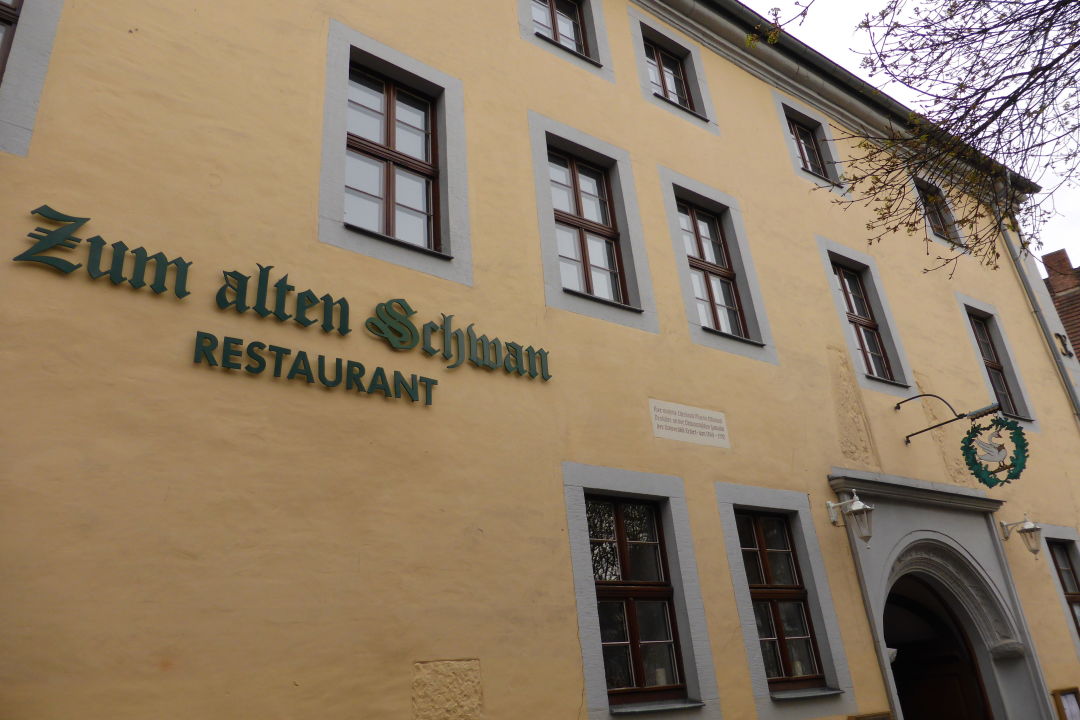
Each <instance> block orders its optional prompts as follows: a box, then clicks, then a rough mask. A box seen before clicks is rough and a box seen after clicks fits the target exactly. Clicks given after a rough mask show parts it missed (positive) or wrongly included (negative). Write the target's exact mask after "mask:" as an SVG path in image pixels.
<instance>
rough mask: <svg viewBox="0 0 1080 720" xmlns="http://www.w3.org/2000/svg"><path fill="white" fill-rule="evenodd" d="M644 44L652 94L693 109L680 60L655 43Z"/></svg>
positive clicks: (646, 42)
mask: <svg viewBox="0 0 1080 720" xmlns="http://www.w3.org/2000/svg"><path fill="white" fill-rule="evenodd" d="M644 43H645V61H646V62H647V63H648V66H649V83H650V84H651V86H652V91H653V93H654V94H656V95H659V96H660V97H662V98H664V99H665V100H670V101H671V102H673V103H676V104H677V105H681V106H683V107H684V108H686V109H688V110H693V109H694V101H693V99H692V98H691V96H690V86H689V84H688V83H687V79H686V72H685V70H684V69H683V61H682V58H679V57H676V56H675V55H673V54H672V53H670V52H668V51H667V50H664V49H662V48H661V47H660V46H659V45H657V44H656V43H653V42H650V41H648V40H645V41H644Z"/></svg>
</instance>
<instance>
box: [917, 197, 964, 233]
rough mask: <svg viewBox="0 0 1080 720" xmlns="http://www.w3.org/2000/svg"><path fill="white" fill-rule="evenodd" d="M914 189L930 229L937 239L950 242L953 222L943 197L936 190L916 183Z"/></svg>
mask: <svg viewBox="0 0 1080 720" xmlns="http://www.w3.org/2000/svg"><path fill="white" fill-rule="evenodd" d="M915 187H916V188H918V190H919V199H920V200H921V201H922V205H923V208H924V210H925V212H926V219H927V221H929V223H930V229H931V230H933V231H934V234H935V235H937V236H938V237H943V238H945V239H946V240H951V239H952V238H953V237H954V235H955V233H954V232H953V221H952V218H951V217H950V214H949V206H948V204H947V203H946V202H945V196H944V195H942V194H941V191H940V190H938V189H937V188H935V187H930V186H928V185H923V184H922V183H917V184H916V186H915Z"/></svg>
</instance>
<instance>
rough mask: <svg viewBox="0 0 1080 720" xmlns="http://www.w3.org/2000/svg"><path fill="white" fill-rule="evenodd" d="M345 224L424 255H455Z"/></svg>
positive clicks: (446, 258)
mask: <svg viewBox="0 0 1080 720" xmlns="http://www.w3.org/2000/svg"><path fill="white" fill-rule="evenodd" d="M343 224H344V225H345V227H347V228H348V229H349V230H352V231H353V232H358V233H360V234H361V235H367V236H368V237H370V238H374V239H376V240H381V241H383V242H387V243H390V244H391V245H397V246H398V247H403V248H408V249H409V250H415V251H416V252H418V253H422V254H424V255H430V256H432V257H437V258H439V259H440V260H453V259H454V256H453V255H447V254H446V253H444V252H440V251H438V250H432V249H431V248H426V247H421V246H420V245H413V244H412V243H408V242H405V241H404V240H398V239H397V238H395V237H390V236H389V235H383V234H382V233H378V232H375V231H374V230H368V229H367V228H362V227H358V226H356V225H350V224H349V223H343Z"/></svg>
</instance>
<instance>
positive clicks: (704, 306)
mask: <svg viewBox="0 0 1080 720" xmlns="http://www.w3.org/2000/svg"><path fill="white" fill-rule="evenodd" d="M697 315H698V323H700V324H701V326H702V327H709V328H713V330H715V329H716V328H715V327H713V325H715V323H714V322H713V316H712V311H711V310H709V303H707V302H705V301H704V300H698V301H697Z"/></svg>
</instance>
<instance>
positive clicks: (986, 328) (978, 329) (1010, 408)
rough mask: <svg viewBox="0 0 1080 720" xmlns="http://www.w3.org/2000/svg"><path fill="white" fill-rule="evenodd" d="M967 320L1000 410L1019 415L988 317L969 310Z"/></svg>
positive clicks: (1007, 413)
mask: <svg viewBox="0 0 1080 720" xmlns="http://www.w3.org/2000/svg"><path fill="white" fill-rule="evenodd" d="M968 320H969V321H970V322H971V330H972V332H974V333H975V342H976V343H977V344H978V346H979V353H980V354H981V355H982V359H983V365H984V366H985V367H986V374H987V376H988V377H989V378H990V386H991V387H992V388H993V389H994V397H995V398H996V399H997V401H998V403H1000V404H1001V411H1002V412H1003V413H1005V414H1006V415H1014V416H1016V415H1019V413H1018V412H1017V404H1016V399H1015V397H1016V396H1015V394H1014V393H1013V390H1012V388H1011V387H1010V384H1009V378H1008V377H1007V376H1006V368H1005V365H1004V364H1003V363H1002V361H1001V356H1000V355H999V353H998V350H997V347H996V346H995V344H994V338H993V335H992V334H991V329H990V321H989V318H986V317H980V316H978V315H974V314H972V313H970V312H969V313H968Z"/></svg>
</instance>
